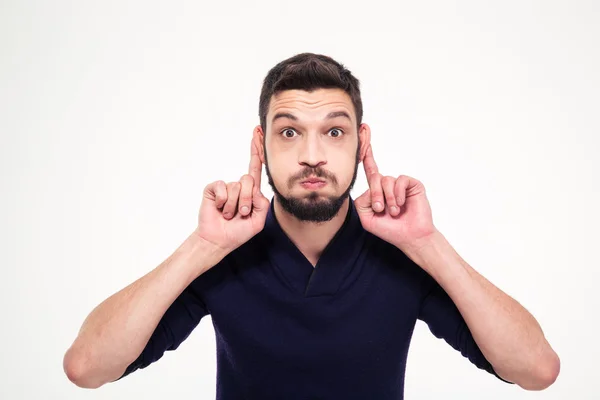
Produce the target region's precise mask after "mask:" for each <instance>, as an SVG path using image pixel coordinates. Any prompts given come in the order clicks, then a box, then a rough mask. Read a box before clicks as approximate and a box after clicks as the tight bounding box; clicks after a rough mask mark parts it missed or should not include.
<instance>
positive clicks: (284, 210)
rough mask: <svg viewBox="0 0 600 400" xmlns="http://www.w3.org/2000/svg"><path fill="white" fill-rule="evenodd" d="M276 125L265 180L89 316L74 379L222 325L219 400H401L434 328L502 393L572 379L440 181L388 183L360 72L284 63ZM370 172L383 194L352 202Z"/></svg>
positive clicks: (94, 378)
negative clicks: (470, 240)
mask: <svg viewBox="0 0 600 400" xmlns="http://www.w3.org/2000/svg"><path fill="white" fill-rule="evenodd" d="M259 116H260V125H258V126H257V127H256V128H255V129H254V133H253V139H252V142H251V158H250V167H249V173H248V174H245V175H244V176H242V177H241V179H240V180H239V181H238V182H230V183H227V184H226V183H225V182H223V181H217V182H213V183H211V184H209V185H208V186H206V188H205V190H204V198H203V200H202V204H201V206H200V211H199V217H198V226H197V229H196V230H195V231H194V232H193V233H192V234H191V235H190V236H189V237H188V238H187V239H186V240H185V241H184V243H183V244H182V245H181V246H180V247H179V248H178V249H177V250H176V251H175V252H174V253H173V254H172V255H171V256H170V257H169V258H168V259H167V260H165V261H164V262H163V263H162V264H161V265H159V266H158V267H157V268H155V269H154V270H152V271H151V272H150V273H148V274H147V275H145V276H144V277H142V278H140V279H139V280H137V281H136V282H134V283H132V284H131V285H129V286H128V287H126V288H124V289H123V290H121V291H120V292H118V293H116V294H114V295H113V296H111V297H109V298H108V299H107V300H105V301H104V302H103V303H102V304H100V305H99V306H98V307H97V308H96V309H94V310H93V311H92V312H91V313H90V315H89V316H88V318H87V319H86V320H85V321H84V324H83V326H82V328H81V330H80V332H79V335H78V336H77V338H76V340H75V341H74V343H73V344H72V346H71V347H70V348H69V349H68V351H67V353H66V354H65V358H64V368H65V372H66V374H67V376H68V377H69V379H70V380H71V381H72V382H74V383H75V384H76V385H78V386H81V387H86V388H97V387H99V386H102V385H104V384H106V383H108V382H112V381H115V380H118V379H121V378H123V377H124V376H126V375H128V374H130V373H132V372H133V371H135V370H136V369H139V368H144V367H146V366H148V365H150V364H151V363H153V362H155V361H157V360H158V359H159V358H161V357H162V355H163V354H164V352H165V351H169V350H174V349H176V348H177V347H178V346H179V344H181V343H182V342H183V341H184V340H185V339H186V338H187V337H188V335H189V334H190V333H191V332H192V330H193V329H194V328H195V327H196V326H197V325H198V323H199V322H200V320H201V319H202V318H203V317H204V316H206V315H208V314H210V315H211V319H212V322H213V325H214V329H215V334H216V338H217V398H218V399H401V398H402V397H403V389H404V372H405V366H406V359H407V353H408V349H409V344H410V339H411V335H412V333H413V328H414V326H415V323H416V321H417V320H418V319H420V320H423V321H425V322H426V323H427V324H428V326H429V328H430V330H431V332H432V333H433V334H434V335H435V336H436V337H438V338H443V339H444V340H446V341H447V342H448V343H449V344H450V345H451V346H453V347H454V348H455V349H457V350H459V351H460V352H461V353H462V354H463V355H464V356H465V357H467V358H468V359H469V360H470V362H472V363H473V364H474V365H475V366H477V367H478V368H480V369H482V370H485V371H487V372H489V373H490V374H493V375H495V376H497V377H498V378H499V379H501V380H503V381H506V382H509V383H515V384H517V385H519V386H520V387H522V388H525V389H529V390H541V389H544V388H546V387H548V386H549V385H551V384H552V383H553V382H554V381H555V379H556V377H557V375H558V373H559V369H560V362H559V358H558V356H557V355H556V353H555V352H554V351H553V350H552V348H551V347H550V345H549V344H548V342H547V341H546V339H545V338H544V335H543V332H542V330H541V328H540V326H539V325H538V323H537V322H536V320H535V319H534V317H533V316H532V315H531V314H529V313H528V312H527V311H526V310H525V309H524V308H523V307H522V306H521V305H519V303H517V302H516V301H515V300H513V299H512V298H511V297H509V296H508V295H506V294H504V293H503V292H502V291H501V290H499V289H498V288H496V287H495V286H494V285H492V284H491V283H490V282H488V281H487V280H486V279H485V278H484V277H482V276H481V275H480V274H478V273H477V272H476V271H475V270H474V269H473V268H472V267H470V266H469V265H468V264H467V263H466V262H465V261H464V260H463V259H462V258H461V257H460V256H459V255H458V254H457V253H456V252H455V251H454V249H453V248H452V246H451V245H450V244H449V243H448V242H447V241H446V239H445V238H444V236H443V235H442V234H441V232H439V231H438V230H437V229H436V228H435V226H434V224H433V221H432V213H431V209H430V207H429V203H428V200H427V197H426V194H425V188H424V187H423V184H422V183H421V182H419V181H418V180H416V179H414V178H411V177H408V176H405V175H400V176H397V177H395V176H383V175H382V174H381V173H380V172H379V170H378V168H377V164H376V162H375V159H374V154H373V150H372V148H371V145H370V139H371V133H370V129H369V127H368V125H367V124H365V123H362V102H361V98H360V90H359V82H358V80H357V79H356V78H355V77H354V76H352V74H351V73H350V71H348V70H347V69H346V68H345V67H344V66H342V65H341V64H339V63H338V62H336V61H334V60H333V59H331V58H330V57H326V56H323V55H316V54H310V53H304V54H299V55H296V56H294V57H291V58H290V59H288V60H285V61H282V62H281V63H279V64H278V65H276V66H275V67H274V68H273V69H272V70H271V71H270V72H269V73H268V75H267V77H266V78H265V80H264V83H263V88H262V93H261V97H260V102H259ZM361 162H362V163H363V166H364V170H365V173H366V176H367V179H368V183H369V189H368V190H367V191H366V192H365V193H364V194H362V195H361V196H360V197H358V198H356V199H355V200H353V199H352V197H351V196H350V191H351V189H352V187H353V184H354V182H355V180H356V176H357V172H358V166H359V164H360V163H361ZM263 164H264V165H265V168H266V173H267V176H268V181H269V185H270V186H271V188H272V189H273V192H274V194H275V195H274V198H273V199H272V201H271V202H270V201H269V200H268V199H266V198H265V197H264V196H263V194H262V193H261V189H260V187H261V185H260V184H261V171H262V165H263Z"/></svg>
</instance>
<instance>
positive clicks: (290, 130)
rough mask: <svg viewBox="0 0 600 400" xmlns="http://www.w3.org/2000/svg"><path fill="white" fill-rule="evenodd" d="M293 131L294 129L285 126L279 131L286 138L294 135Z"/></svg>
mask: <svg viewBox="0 0 600 400" xmlns="http://www.w3.org/2000/svg"><path fill="white" fill-rule="evenodd" d="M290 132H291V135H290ZM295 132H296V131H295V130H293V129H292V128H285V129H284V130H282V131H281V134H282V135H283V136H285V137H286V138H291V137H294V133H295Z"/></svg>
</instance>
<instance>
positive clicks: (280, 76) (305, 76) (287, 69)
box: [258, 53, 363, 134]
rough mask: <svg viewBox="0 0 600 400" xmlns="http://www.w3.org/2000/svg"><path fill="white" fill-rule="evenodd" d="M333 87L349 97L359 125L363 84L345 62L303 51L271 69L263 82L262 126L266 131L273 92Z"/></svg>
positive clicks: (260, 114) (261, 99) (260, 106)
mask: <svg viewBox="0 0 600 400" xmlns="http://www.w3.org/2000/svg"><path fill="white" fill-rule="evenodd" d="M330 88H338V89H342V90H343V91H345V92H346V93H347V94H348V95H349V96H350V99H351V100H352V104H353V105H354V112H355V113H356V121H357V128H358V126H360V124H361V122H362V117H363V108H362V100H361V98H360V83H359V81H358V79H356V78H355V77H354V76H353V75H352V73H351V72H350V71H349V70H348V69H346V67H344V66H343V65H342V64H340V63H339V62H337V61H335V60H334V59H333V58H331V57H328V56H325V55H321V54H314V53H301V54H297V55H295V56H293V57H290V58H288V59H286V60H283V61H281V62H280V63H279V64H277V65H276V66H274V67H273V68H271V70H270V71H269V73H268V74H267V76H266V77H265V79H264V81H263V86H262V90H261V92H260V101H259V105H258V115H259V117H260V125H261V127H262V129H263V131H264V132H265V134H266V129H267V112H268V111H269V103H270V102H271V97H272V96H273V95H274V94H277V93H278V92H281V91H284V90H292V89H298V90H306V91H307V92H312V91H313V90H316V89H330Z"/></svg>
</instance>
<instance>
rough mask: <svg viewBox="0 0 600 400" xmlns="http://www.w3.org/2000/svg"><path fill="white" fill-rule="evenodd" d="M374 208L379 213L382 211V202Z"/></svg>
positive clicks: (377, 203)
mask: <svg viewBox="0 0 600 400" xmlns="http://www.w3.org/2000/svg"><path fill="white" fill-rule="evenodd" d="M374 206H375V210H377V211H381V207H383V206H382V205H381V203H380V202H376V203H375V204H374Z"/></svg>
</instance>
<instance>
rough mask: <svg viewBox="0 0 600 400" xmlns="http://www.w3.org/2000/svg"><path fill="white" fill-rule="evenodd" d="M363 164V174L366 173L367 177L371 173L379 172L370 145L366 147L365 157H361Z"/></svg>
mask: <svg viewBox="0 0 600 400" xmlns="http://www.w3.org/2000/svg"><path fill="white" fill-rule="evenodd" d="M363 166H364V167H365V174H366V175H367V178H369V177H370V176H371V175H373V174H377V173H379V168H377V164H376V163H375V158H374V157H373V149H371V145H369V147H367V152H366V154H365V158H364V159H363Z"/></svg>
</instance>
